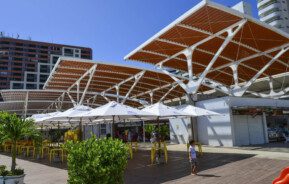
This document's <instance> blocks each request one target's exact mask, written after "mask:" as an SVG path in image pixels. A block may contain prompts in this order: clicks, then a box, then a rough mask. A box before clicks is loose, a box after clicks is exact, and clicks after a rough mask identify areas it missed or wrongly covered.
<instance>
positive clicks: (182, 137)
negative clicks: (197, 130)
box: [169, 118, 191, 144]
mask: <svg viewBox="0 0 289 184" xmlns="http://www.w3.org/2000/svg"><path fill="white" fill-rule="evenodd" d="M169 124H170V139H171V142H172V143H176V144H185V143H187V142H188V140H189V139H190V137H191V121H190V119H189V118H183V119H181V118H177V119H170V120H169Z"/></svg>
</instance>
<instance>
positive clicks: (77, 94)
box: [76, 81, 80, 104]
mask: <svg viewBox="0 0 289 184" xmlns="http://www.w3.org/2000/svg"><path fill="white" fill-rule="evenodd" d="M79 85H80V82H79V81H78V82H77V83H76V92H77V93H76V99H77V100H76V102H77V104H79Z"/></svg>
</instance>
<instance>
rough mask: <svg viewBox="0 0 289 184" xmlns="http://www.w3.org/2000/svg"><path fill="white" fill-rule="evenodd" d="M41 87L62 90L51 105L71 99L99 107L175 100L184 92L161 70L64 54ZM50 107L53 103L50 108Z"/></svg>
mask: <svg viewBox="0 0 289 184" xmlns="http://www.w3.org/2000/svg"><path fill="white" fill-rule="evenodd" d="M44 90H61V91H63V93H62V94H61V95H59V97H58V98H57V100H56V102H55V103H54V104H56V103H60V102H61V101H62V100H63V99H70V100H71V101H72V103H73V104H74V105H77V104H83V103H87V104H98V106H100V105H103V104H106V103H107V102H109V101H117V102H120V103H123V104H126V105H129V106H132V107H140V106H143V105H145V104H150V103H154V102H158V101H165V100H170V99H176V98H180V97H182V96H184V94H185V91H184V90H183V89H182V88H181V87H180V86H178V84H177V83H176V82H175V81H174V80H173V79H171V78H170V77H169V76H167V75H166V74H163V73H159V72H156V71H151V70H144V69H140V68H132V67H128V66H122V65H116V64H108V63H103V62H94V61H91V60H83V59H75V58H66V57H63V58H60V59H59V60H58V62H57V63H56V65H55V67H54V69H53V71H52V72H51V74H50V76H49V78H48V80H47V81H46V83H45V85H44ZM71 92H76V93H71ZM52 107H53V104H52V105H51V106H50V107H49V108H52Z"/></svg>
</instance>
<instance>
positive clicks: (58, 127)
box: [57, 121, 60, 146]
mask: <svg viewBox="0 0 289 184" xmlns="http://www.w3.org/2000/svg"><path fill="white" fill-rule="evenodd" d="M57 129H58V130H57V131H58V132H57V133H58V135H60V125H59V121H58V122H57ZM57 144H58V146H59V144H60V137H58V140H57Z"/></svg>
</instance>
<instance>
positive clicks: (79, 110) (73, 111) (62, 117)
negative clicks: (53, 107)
mask: <svg viewBox="0 0 289 184" xmlns="http://www.w3.org/2000/svg"><path fill="white" fill-rule="evenodd" d="M91 110H92V108H91V107H88V106H84V105H77V106H75V107H73V108H70V109H68V110H66V111H64V112H60V113H58V114H57V115H55V116H53V117H51V118H49V119H47V120H46V121H50V122H51V121H57V122H58V124H59V122H61V121H68V122H71V120H72V118H71V117H72V116H73V115H79V114H83V113H86V112H88V111H91ZM74 120H75V119H74ZM79 128H80V134H81V135H80V137H82V117H79Z"/></svg>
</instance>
